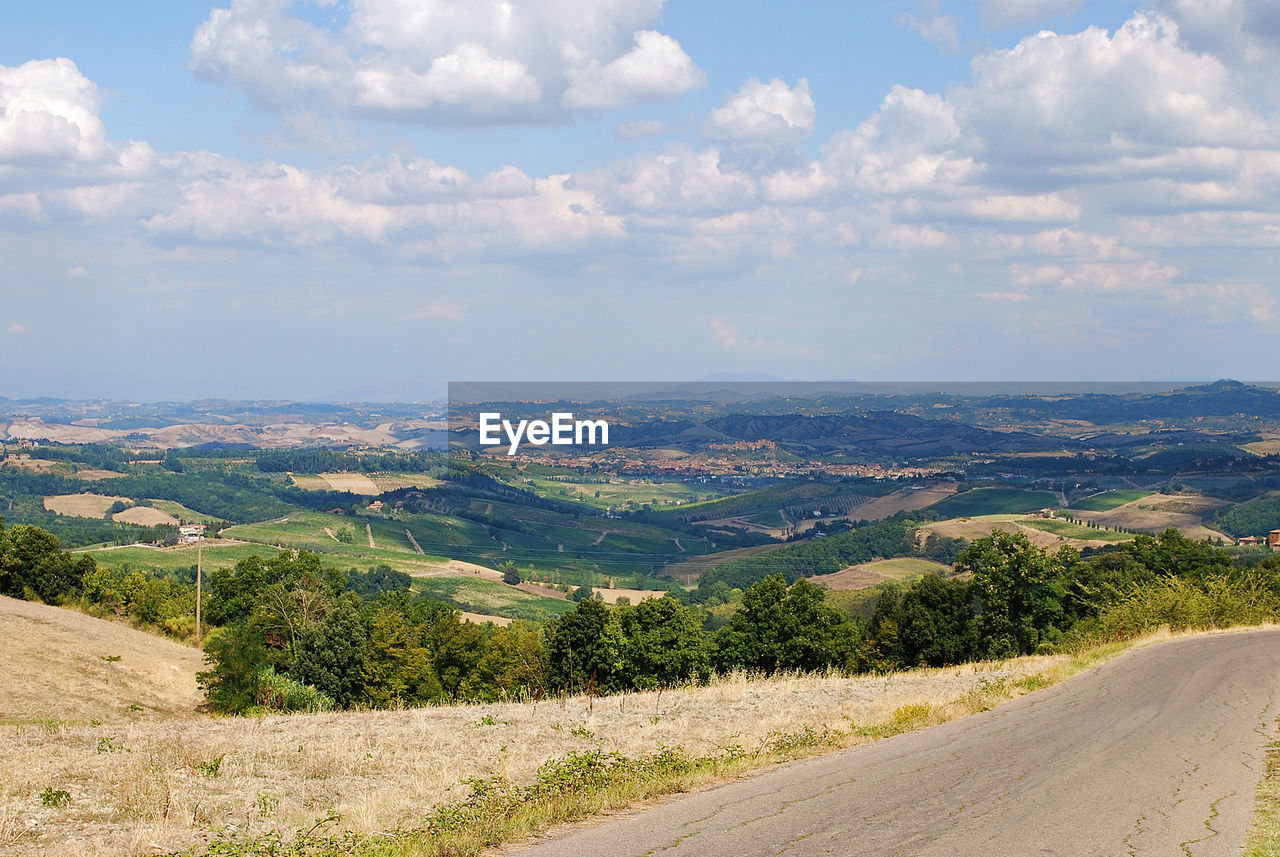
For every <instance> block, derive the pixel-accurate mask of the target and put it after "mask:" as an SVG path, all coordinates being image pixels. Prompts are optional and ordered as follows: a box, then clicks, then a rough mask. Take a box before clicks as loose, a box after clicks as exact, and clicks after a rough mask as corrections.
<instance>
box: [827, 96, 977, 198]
mask: <svg viewBox="0 0 1280 857" xmlns="http://www.w3.org/2000/svg"><path fill="white" fill-rule="evenodd" d="M960 137H961V126H960V122H959V121H958V119H957V116H956V108H955V105H954V104H952V103H950V102H949V101H947V100H946V99H945V98H943V97H942V96H940V95H935V94H931V93H927V92H923V91H922V90H919V89H909V88H907V87H905V86H897V85H895V86H894V87H893V88H892V89H891V90H890V91H889V94H888V95H886V96H885V97H884V101H883V102H882V103H881V105H880V109H879V111H877V113H876V115H875V116H873V117H871V118H870V119H868V120H866V121H865V122H863V123H862V124H860V125H859V126H858V127H857V128H856V129H855V130H853V131H840V132H838V133H836V134H835V135H834V136H833V137H832V138H831V141H830V142H829V143H827V144H826V145H825V146H824V147H823V155H824V156H825V160H826V163H827V165H828V168H829V169H830V170H831V172H832V173H834V174H835V175H838V176H840V177H841V178H842V179H843V180H844V181H846V182H848V183H850V184H851V185H852V186H853V187H854V188H855V189H857V190H859V191H862V192H865V193H873V194H901V193H905V192H910V191H924V192H928V193H930V194H939V193H947V192H948V191H949V190H950V189H954V188H955V187H956V186H958V185H962V184H965V183H967V182H969V181H970V180H971V179H973V178H974V177H975V176H976V174H977V173H978V172H979V171H980V167H979V165H978V164H977V162H976V161H975V159H974V157H973V156H972V155H971V154H968V153H966V152H965V151H964V150H963V149H962V148H961V147H960V146H959V143H960Z"/></svg>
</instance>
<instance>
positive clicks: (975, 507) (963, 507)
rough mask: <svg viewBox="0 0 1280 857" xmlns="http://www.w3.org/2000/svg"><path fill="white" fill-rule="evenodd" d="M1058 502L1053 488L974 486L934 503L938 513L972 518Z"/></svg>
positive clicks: (1046, 506) (953, 516)
mask: <svg viewBox="0 0 1280 857" xmlns="http://www.w3.org/2000/svg"><path fill="white" fill-rule="evenodd" d="M1057 505H1058V495H1057V494H1055V493H1053V492H1052V491H1025V490H1023V489H1021V488H974V489H973V490H972V491H966V492H964V493H963V494H956V495H955V496H953V497H950V498H948V499H946V500H943V501H942V502H941V503H938V504H937V505H936V506H934V507H933V508H934V510H935V511H936V512H937V513H938V514H939V515H944V516H946V517H949V518H966V517H968V518H972V517H975V516H978V515H1012V514H1026V513H1027V512H1034V511H1036V510H1037V509H1045V508H1053V507H1056V506H1057Z"/></svg>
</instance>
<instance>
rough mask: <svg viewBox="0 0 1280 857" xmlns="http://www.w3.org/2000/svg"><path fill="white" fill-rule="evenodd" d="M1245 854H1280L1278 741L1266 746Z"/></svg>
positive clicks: (1269, 856)
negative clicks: (1263, 770) (1262, 770)
mask: <svg viewBox="0 0 1280 857" xmlns="http://www.w3.org/2000/svg"><path fill="white" fill-rule="evenodd" d="M1244 857H1280V741H1274V742H1272V744H1271V746H1270V747H1268V748H1267V766H1266V770H1265V772H1264V773H1263V775H1262V782H1260V783H1258V794H1257V798H1256V800H1255V803H1254V806H1253V827H1252V829H1251V830H1250V831H1249V836H1248V838H1247V839H1245V843H1244Z"/></svg>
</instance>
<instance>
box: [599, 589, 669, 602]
mask: <svg viewBox="0 0 1280 857" xmlns="http://www.w3.org/2000/svg"><path fill="white" fill-rule="evenodd" d="M592 591H593V592H595V594H596V595H599V596H600V598H601V600H602V601H604V603H605V604H617V603H618V599H619V598H626V599H627V600H628V601H630V602H631V603H632V604H639V603H640V602H641V601H643V600H644V599H646V598H661V597H662V596H664V595H666V594H667V593H666V590H663V589H622V588H619V589H602V588H600V587H598V586H596V587H593V589H592Z"/></svg>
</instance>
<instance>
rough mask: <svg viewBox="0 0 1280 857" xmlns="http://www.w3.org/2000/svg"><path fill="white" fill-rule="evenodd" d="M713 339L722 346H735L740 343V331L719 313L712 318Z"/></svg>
mask: <svg viewBox="0 0 1280 857" xmlns="http://www.w3.org/2000/svg"><path fill="white" fill-rule="evenodd" d="M711 341H712V342H714V343H715V344H716V345H719V346H720V347H721V348H733V347H735V346H736V345H737V344H738V332H737V331H736V330H734V329H733V326H732V325H731V324H729V322H728V321H727V320H726V319H725V318H724V316H719V315H718V316H715V317H714V318H712V319H711Z"/></svg>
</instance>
